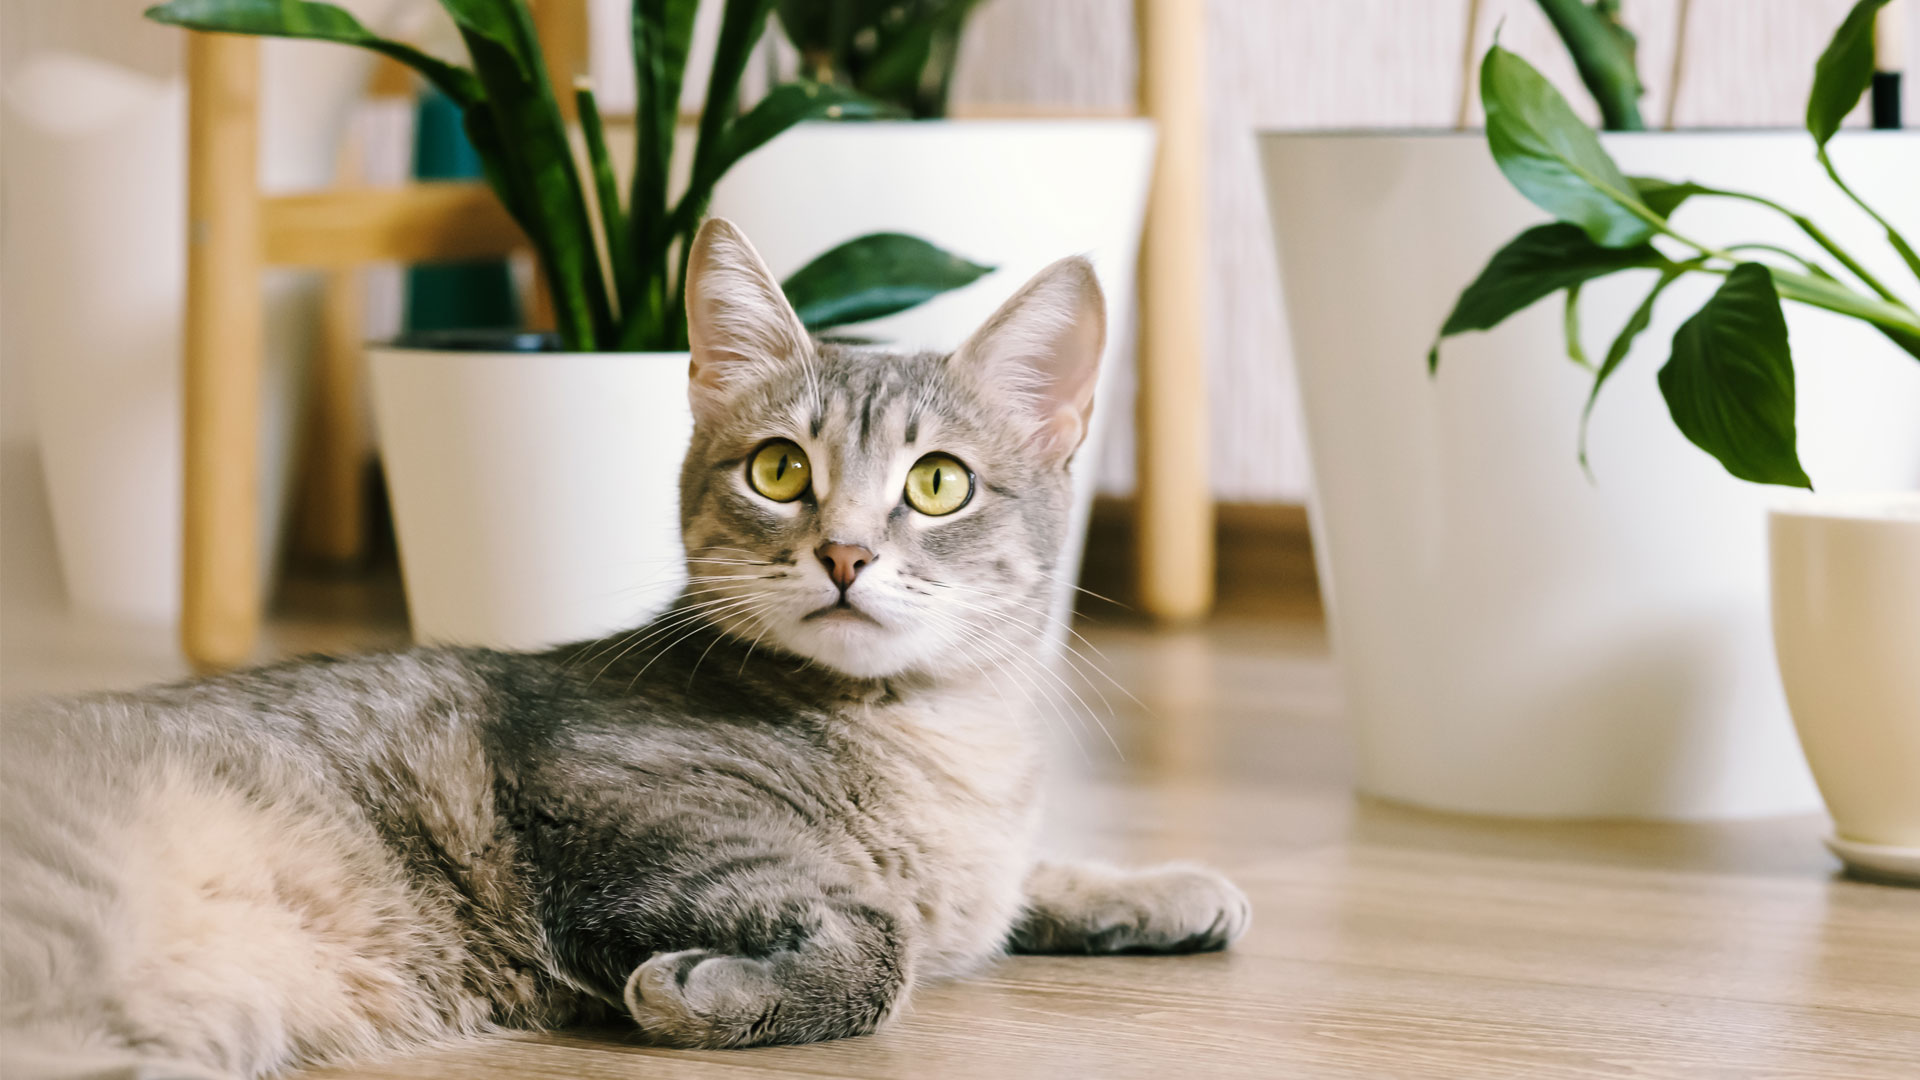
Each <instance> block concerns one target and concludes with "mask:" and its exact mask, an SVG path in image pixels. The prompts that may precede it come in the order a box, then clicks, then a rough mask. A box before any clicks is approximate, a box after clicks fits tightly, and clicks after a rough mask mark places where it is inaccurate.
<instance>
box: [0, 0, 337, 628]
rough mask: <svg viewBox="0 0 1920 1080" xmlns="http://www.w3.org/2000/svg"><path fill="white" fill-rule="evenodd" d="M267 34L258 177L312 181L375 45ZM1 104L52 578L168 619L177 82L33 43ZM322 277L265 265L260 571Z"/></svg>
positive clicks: (16, 294) (99, 601) (98, 600)
mask: <svg viewBox="0 0 1920 1080" xmlns="http://www.w3.org/2000/svg"><path fill="white" fill-rule="evenodd" d="M356 6H360V7H366V6H368V4H367V3H365V2H362V3H360V4H358V5H356ZM264 47H265V49H266V51H267V55H268V62H267V63H266V64H265V65H263V70H264V72H265V74H264V76H263V82H264V85H263V97H264V99H265V100H264V105H263V113H264V115H263V118H262V120H261V128H262V137H263V143H264V146H263V151H262V155H261V175H262V180H263V182H264V183H266V184H268V185H270V186H282V187H286V186H292V187H317V186H320V185H322V184H325V183H326V182H327V181H328V180H329V179H330V178H331V175H332V171H333V165H332V162H333V158H334V154H335V150H336V148H337V146H338V144H339V139H340V135H341V132H342V131H343V129H344V125H345V121H346V119H347V116H348V112H349V110H350V109H351V108H352V106H353V104H354V103H355V102H356V101H357V100H358V97H359V91H360V87H361V85H362V84H363V82H364V75H365V72H366V70H367V68H368V67H369V63H370V62H369V61H368V60H367V59H366V58H365V57H364V56H362V55H359V54H356V53H355V52H354V51H352V50H346V49H340V48H338V47H336V46H330V45H315V44H313V43H306V42H279V41H274V42H267V43H266V44H265V46H264ZM5 107H6V113H7V148H6V152H7V155H8V160H7V164H6V170H5V175H6V181H7V183H6V192H5V198H4V200H0V203H3V204H4V207H5V211H6V221H5V226H4V231H5V233H6V237H7V239H6V278H7V299H8V308H9V311H8V316H9V318H12V319H16V320H18V321H19V324H20V327H21V335H20V340H21V342H22V347H23V349H24V351H25V352H26V353H28V354H29V355H28V356H27V357H26V360H27V362H28V363H30V364H31V367H32V374H33V390H34V393H33V397H34V421H35V428H36V429H37V437H38V440H39V443H40V450H41V458H42V462H43V465H44V468H45V472H46V478H47V491H48V497H49V502H50V509H51V513H52V519H53V522H52V523H53V531H54V537H55V541H56V545H57V548H58V552H59V558H60V570H61V575H62V577H63V579H64V581H65V584H66V592H67V596H68V599H69V601H70V602H71V603H72V605H73V607H74V608H76V609H77V610H80V611H83V612H87V613H89V614H93V615H100V616H107V617H110V618H116V619H131V620H136V621H166V620H170V619H173V618H176V617H177V616H178V614H179V610H180V565H181V564H180V529H181V524H180V523H181V486H182V475H183V469H182V438H183V436H182V430H181V424H182V418H181V398H180V393H181V390H180V386H181V383H180V379H181V376H180V370H181V353H182V349H181V333H182V330H181V327H182V323H181V319H182V314H183V306H184V303H185V296H186V250H187V235H186V90H185V84H184V82H183V81H182V80H181V79H178V78H174V79H168V80H156V79H152V78H149V77H147V76H145V75H142V74H140V73H138V72H136V71H133V70H130V69H127V68H123V67H119V66H116V65H113V64H108V63H105V62H103V61H100V60H96V59H93V58H90V57H87V56H82V55H77V54H72V53H64V52H43V53H39V54H36V55H34V56H32V57H30V58H29V59H27V60H26V61H25V62H24V63H22V64H20V65H19V66H18V67H17V68H16V69H10V70H9V71H8V72H7V79H6V84H5ZM296 121H297V122H296ZM318 286H319V280H318V278H317V276H316V275H314V274H312V273H310V272H292V271H280V272H276V273H272V274H269V275H267V276H266V277H265V279H264V280H263V283H262V289H263V292H264V301H265V308H266V333H265V341H264V346H265V355H264V358H263V359H264V363H263V372H264V378H265V386H264V389H263V393H262V400H261V409H262V424H261V445H260V454H261V460H262V462H263V467H262V469H261V470H260V505H261V506H262V507H264V508H265V512H264V513H263V514H262V516H261V517H262V520H261V523H260V527H261V539H262V542H261V544H260V548H259V550H260V565H259V567H258V572H259V573H260V575H261V576H262V578H264V577H266V576H267V574H268V573H269V570H270V568H271V566H272V564H273V561H274V556H275V554H276V553H277V550H278V546H279V544H278V541H279V536H280V533H281V525H282V520H283V515H282V513H281V511H282V509H283V508H284V507H285V506H286V504H287V501H288V500H287V492H288V490H289V488H290V486H291V480H292V471H293V464H294V450H295V447H296V445H297V439H296V437H295V435H296V428H297V426H298V423H297V421H298V417H299V402H300V398H301V390H302V389H303V383H304V378H303V376H304V371H305V366H306V361H307V358H308V355H309V350H310V347H311V345H312V343H313V341H314V327H315V324H316V323H317V320H318V316H319V306H318V300H319V288H318ZM8 362H9V363H13V362H17V360H16V358H12V357H10V358H8Z"/></svg>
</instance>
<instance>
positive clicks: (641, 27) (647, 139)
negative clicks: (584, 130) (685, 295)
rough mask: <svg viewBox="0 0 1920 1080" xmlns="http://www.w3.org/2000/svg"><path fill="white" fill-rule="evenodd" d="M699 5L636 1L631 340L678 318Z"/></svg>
mask: <svg viewBox="0 0 1920 1080" xmlns="http://www.w3.org/2000/svg"><path fill="white" fill-rule="evenodd" d="M699 9H700V0H633V12H632V23H631V28H630V29H631V36H632V44H633V69H634V114H633V137H634V166H633V179H632V181H631V183H630V186H629V195H628V198H627V232H628V241H627V248H628V250H629V251H630V252H631V253H632V258H633V260H634V264H635V265H634V270H633V281H632V283H631V288H632V290H633V292H634V296H633V297H632V298H631V299H628V300H626V301H625V304H626V309H625V310H623V311H622V313H621V317H622V319H624V320H625V325H624V326H623V328H622V330H621V339H622V341H623V342H627V341H632V342H636V343H638V342H647V343H654V342H659V341H661V340H662V338H663V336H664V335H665V333H666V329H667V322H668V321H669V318H670V313H669V311H668V305H667V257H668V248H669V247H670V246H671V243H672V237H671V234H670V233H669V224H668V218H669V213H670V205H669V202H668V198H669V197H668V182H669V181H668V178H669V177H670V176H671V175H672V171H673V136H674V131H675V129H676V128H677V126H678V124H679V120H680V94H681V90H682V88H683V87H684V85H685V83H686V75H687V56H688V53H689V52H690V51H691V50H692V47H693V22H694V16H695V14H697V13H698V11H699Z"/></svg>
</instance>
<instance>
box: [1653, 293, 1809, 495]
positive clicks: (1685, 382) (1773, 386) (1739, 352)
mask: <svg viewBox="0 0 1920 1080" xmlns="http://www.w3.org/2000/svg"><path fill="white" fill-rule="evenodd" d="M1773 282H1774V279H1773V275H1772V274H1771V273H1769V272H1768V268H1767V267H1766V266H1764V265H1762V264H1760V263H1741V264H1740V265H1739V266H1736V267H1734V268H1733V272H1732V273H1730V274H1728V275H1727V280H1726V281H1725V282H1724V283H1723V284H1722V285H1721V286H1720V288H1719V290H1718V291H1717V292H1715V293H1714V294H1713V297H1712V299H1710V300H1708V301H1707V303H1706V305H1705V306H1703V307H1702V308H1701V309H1700V310H1699V311H1698V312H1696V313H1694V315H1693V317H1692V318H1690V319H1688V320H1687V321H1686V322H1684V323H1682V324H1681V325H1680V329H1679V330H1678V331H1677V332H1676V333H1675V334H1674V335H1673V356H1672V358H1671V359H1669V360H1668V361H1667V363H1666V366H1665V367H1662V368H1661V369H1660V393H1661V395H1662V396H1664V397H1665V398H1666V399H1667V410H1668V412H1670V413H1671V414H1672V416H1673V423H1674V426H1676V427H1678V428H1679V429H1680V433H1681V434H1682V435H1685V436H1686V437H1687V438H1688V439H1689V440H1690V441H1691V442H1692V443H1693V444H1694V445H1695V446H1698V447H1699V448H1700V449H1702V450H1705V451H1706V452H1707V453H1709V454H1712V455H1713V456H1714V457H1715V458H1716V459H1718V460H1719V462H1720V464H1722V465H1724V466H1726V469H1727V471H1728V472H1730V473H1732V474H1733V475H1735V476H1737V477H1739V478H1740V479H1742V480H1750V481H1752V482H1754V483H1757V484H1784V485H1787V486H1790V487H1803V488H1812V487H1813V482H1812V481H1810V480H1808V479H1807V474H1806V471H1805V470H1803V469H1802V468H1801V467H1800V456H1799V453H1798V451H1797V449H1796V447H1795V437H1794V420H1793V410H1794V400H1793V356H1792V354H1791V353H1790V352H1789V351H1788V348H1787V320H1786V318H1785V316H1783V315H1782V314H1781V312H1780V297H1779V295H1778V294H1777V293H1776V292H1775V291H1774V286H1773Z"/></svg>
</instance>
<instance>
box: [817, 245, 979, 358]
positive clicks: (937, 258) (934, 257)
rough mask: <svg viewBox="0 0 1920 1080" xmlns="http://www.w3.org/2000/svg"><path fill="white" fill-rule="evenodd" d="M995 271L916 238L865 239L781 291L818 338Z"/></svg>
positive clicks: (838, 250)
mask: <svg viewBox="0 0 1920 1080" xmlns="http://www.w3.org/2000/svg"><path fill="white" fill-rule="evenodd" d="M993 269H994V268H993V267H991V266H982V265H980V264H979V263H976V262H970V261H968V260H966V259H963V258H961V257H960V256H958V255H955V254H953V253H951V252H948V251H944V250H942V249H940V248H938V247H936V246H934V245H933V244H930V243H928V242H927V241H925V240H922V239H920V238H919V237H917V236H906V235H903V234H901V233H869V234H868V235H866V236H862V237H858V238H856V239H853V240H849V241H847V242H846V243H844V244H841V245H840V246H839V247H836V248H834V249H832V250H831V251H828V252H826V253H824V254H822V255H820V256H819V257H818V258H815V259H814V260H813V261H812V262H810V263H808V264H807V265H805V266H803V267H801V268H800V269H798V270H796V271H794V272H793V275H792V276H790V277H788V278H787V280H786V281H784V282H782V283H781V288H782V289H784V290H785V291H786V294H787V301H788V303H791V304H792V305H793V309H794V311H795V312H796V313H798V314H799V316H800V321H801V322H802V323H803V324H805V326H806V328H807V329H808V330H809V331H813V332H816V333H817V332H819V331H821V330H825V329H828V328H830V327H835V326H845V325H847V324H850V323H859V322H866V321H867V320H869V319H878V318H880V317H882V316H885V315H892V314H894V313H895V312H899V311H905V310H907V309H908V308H910V307H914V306H915V305H918V304H922V303H925V302H926V301H928V300H931V299H933V298H934V297H936V296H939V295H940V294H941V293H944V292H948V291H950V290H953V289H958V288H960V287H961V286H963V285H969V284H971V283H973V282H975V281H977V280H979V279H980V278H981V276H983V275H985V274H988V273H991V272H992V271H993Z"/></svg>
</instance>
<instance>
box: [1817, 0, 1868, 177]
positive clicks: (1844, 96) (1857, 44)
mask: <svg viewBox="0 0 1920 1080" xmlns="http://www.w3.org/2000/svg"><path fill="white" fill-rule="evenodd" d="M1886 6H1887V0H1860V2H1859V3H1857V4H1855V5H1853V10H1852V11H1849V12H1847V17H1846V18H1845V19H1844V20H1842V21H1841V23H1840V28H1839V29H1838V30H1835V31H1834V32H1833V40H1832V41H1829V42H1828V43H1827V48H1826V51H1825V52H1822V53H1821V54H1820V59H1819V60H1818V61H1816V62H1815V63H1814V65H1813V92H1812V93H1810V94H1808V95H1807V130H1808V131H1810V132H1812V133H1813V141H1814V143H1815V144H1816V145H1818V146H1821V147H1824V146H1826V145H1827V140H1828V139H1831V138H1833V135H1834V133H1835V132H1837V131H1839V130H1840V121H1842V120H1844V119H1846V116H1847V114H1848V113H1850V112H1852V111H1853V107H1854V106H1855V105H1858V104H1860V95H1862V94H1864V93H1866V92H1867V87H1868V86H1869V85H1870V84H1871V83H1872V82H1873V20H1874V17H1875V16H1877V15H1878V14H1879V13H1880V9H1881V8H1883V7H1886Z"/></svg>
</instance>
